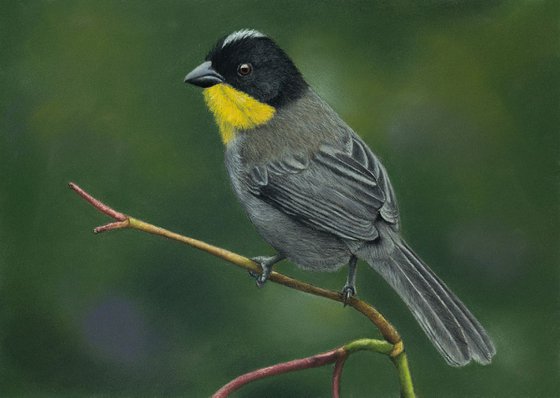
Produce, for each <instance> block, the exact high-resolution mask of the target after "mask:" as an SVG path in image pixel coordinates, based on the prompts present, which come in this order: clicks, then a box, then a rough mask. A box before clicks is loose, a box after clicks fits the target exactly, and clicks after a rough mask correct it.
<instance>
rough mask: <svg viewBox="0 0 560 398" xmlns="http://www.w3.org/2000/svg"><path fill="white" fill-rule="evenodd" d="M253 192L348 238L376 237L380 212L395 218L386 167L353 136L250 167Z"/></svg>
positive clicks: (394, 221) (394, 220)
mask: <svg viewBox="0 0 560 398" xmlns="http://www.w3.org/2000/svg"><path fill="white" fill-rule="evenodd" d="M249 187H250V191H251V193H252V194H253V195H255V196H257V197H260V198H261V199H262V200H264V201H266V202H268V203H270V204H271V205H272V206H274V207H276V208H278V209H280V210H281V211H283V212H284V213H286V214H288V215H289V216H291V217H293V218H295V219H297V220H299V221H300V222H302V223H304V224H306V225H309V226H312V227H314V228H317V229H319V230H322V231H325V232H329V233H332V234H335V235H337V236H339V237H341V238H345V239H350V240H364V241H370V240H375V239H376V238H377V237H378V235H379V234H378V231H377V228H376V226H375V223H376V221H377V220H378V218H379V216H381V218H382V219H383V220H385V221H386V222H388V223H391V224H397V223H398V210H397V205H396V202H395V196H394V193H393V189H392V187H391V184H390V182H389V179H388V177H387V173H386V171H385V169H384V168H383V166H382V165H381V163H380V162H379V160H378V159H377V158H376V157H375V155H373V153H372V152H371V151H370V150H369V148H367V146H366V145H365V144H364V143H363V142H362V141H361V140H360V139H359V138H358V137H356V136H353V135H351V136H349V137H348V141H347V142H346V143H345V144H344V145H341V146H340V147H333V146H330V145H322V146H321V147H320V149H319V151H318V152H317V153H315V154H314V155H313V157H311V156H309V155H307V154H303V153H301V154H294V155H290V156H287V157H284V158H283V159H282V160H279V161H274V162H271V163H268V164H266V165H263V166H256V167H254V168H253V169H252V170H251V172H250V173H249Z"/></svg>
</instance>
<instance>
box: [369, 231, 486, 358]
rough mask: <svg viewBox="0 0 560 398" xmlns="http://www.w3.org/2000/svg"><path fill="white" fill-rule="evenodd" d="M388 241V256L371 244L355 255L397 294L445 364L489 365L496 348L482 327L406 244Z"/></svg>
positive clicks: (400, 241) (397, 240)
mask: <svg viewBox="0 0 560 398" xmlns="http://www.w3.org/2000/svg"><path fill="white" fill-rule="evenodd" d="M388 239H391V238H388ZM392 240H393V243H394V248H393V249H392V250H391V251H390V253H389V256H388V257H387V256H382V257H380V256H379V251H378V249H376V248H375V247H374V246H373V245H372V246H366V247H364V248H363V249H362V250H360V253H358V255H359V256H360V257H361V258H363V259H364V260H365V261H367V262H368V263H369V265H371V266H372V267H373V268H374V269H375V270H376V271H377V272H379V273H380V274H381V275H382V276H383V278H384V279H385V280H386V281H387V282H388V283H389V285H391V287H393V289H395V290H396V291H397V293H398V294H399V296H400V297H401V298H402V299H403V301H404V302H405V303H406V305H407V306H408V308H410V310H411V311H412V314H413V315H414V317H415V318H416V320H417V321H418V323H419V324H420V326H421V327H422V329H424V332H425V333H426V335H428V337H429V338H430V340H431V341H432V343H433V344H434V346H435V347H436V348H437V349H438V351H439V352H440V354H441V355H442V356H443V357H444V358H445V360H446V361H447V363H448V364H450V365H451V366H464V365H466V364H468V363H469V362H470V361H471V360H474V361H476V362H478V363H481V364H483V365H486V364H489V363H490V361H491V360H492V357H493V356H494V354H495V353H496V348H495V347H494V344H493V343H492V340H491V339H490V337H489V336H488V334H487V333H486V331H485V330H484V328H483V327H482V325H481V324H480V323H479V322H478V321H477V320H476V319H475V317H474V316H473V315H472V314H471V313H470V311H469V310H468V309H467V307H465V305H464V304H463V303H462V302H461V301H460V300H459V299H458V298H457V296H455V295H454V294H453V292H451V291H450V290H449V289H448V288H447V286H445V284H444V283H443V282H442V281H441V279H439V278H438V277H437V275H435V274H434V273H433V272H432V271H431V270H430V268H428V266H427V265H426V264H424V262H423V261H422V260H421V259H420V258H419V257H418V256H417V255H416V254H415V253H414V252H413V251H412V249H411V248H410V247H409V246H408V245H407V244H406V242H404V241H403V240H402V239H400V238H394V239H392Z"/></svg>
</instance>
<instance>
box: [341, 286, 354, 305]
mask: <svg viewBox="0 0 560 398" xmlns="http://www.w3.org/2000/svg"><path fill="white" fill-rule="evenodd" d="M340 294H341V295H342V302H343V303H344V306H345V307H346V306H347V305H348V303H349V302H350V297H353V296H355V295H356V287H355V286H353V285H344V287H343V288H342V292H341V293H340Z"/></svg>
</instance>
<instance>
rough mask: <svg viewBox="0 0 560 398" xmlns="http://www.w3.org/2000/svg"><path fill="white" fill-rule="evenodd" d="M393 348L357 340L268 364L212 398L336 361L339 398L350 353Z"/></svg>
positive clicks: (335, 385)
mask: <svg viewBox="0 0 560 398" xmlns="http://www.w3.org/2000/svg"><path fill="white" fill-rule="evenodd" d="M392 350H393V345H392V344H390V343H388V342H386V341H382V340H374V339H361V340H356V341H353V342H351V343H348V344H346V345H344V346H342V347H339V348H335V349H334V350H330V351H327V352H324V353H322V354H316V355H313V356H310V357H307V358H302V359H295V360H293V361H289V362H283V363H279V364H276V365H272V366H268V367H266V368H261V369H257V370H254V371H252V372H249V373H245V374H244V375H241V376H239V377H237V378H235V379H233V380H232V381H230V382H229V383H227V384H226V385H225V386H223V387H222V388H220V389H219V390H218V391H216V393H214V395H212V398H226V397H228V396H229V394H231V393H232V392H234V391H236V390H238V389H240V388H241V387H243V386H244V385H246V384H248V383H250V382H252V381H255V380H260V379H264V378H266V377H270V376H275V375H279V374H282V373H288V372H293V371H296V370H302V369H310V368H317V367H319V366H325V365H328V364H330V363H333V362H334V363H335V367H334V371H333V382H332V394H333V398H339V395H340V378H341V376H342V368H343V366H344V362H345V361H346V358H348V356H349V355H350V354H352V353H354V352H356V351H372V352H377V353H381V354H386V355H389V354H390V353H391V351H392Z"/></svg>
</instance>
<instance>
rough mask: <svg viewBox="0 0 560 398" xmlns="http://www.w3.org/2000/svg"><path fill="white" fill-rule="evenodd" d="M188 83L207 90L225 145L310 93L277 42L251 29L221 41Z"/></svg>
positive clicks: (209, 105) (191, 74) (191, 75)
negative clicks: (242, 132)
mask: <svg viewBox="0 0 560 398" xmlns="http://www.w3.org/2000/svg"><path fill="white" fill-rule="evenodd" d="M185 82H186V83H190V84H194V85H196V86H200V87H203V88H204V97H205V99H206V103H207V105H208V107H209V108H210V110H211V111H212V113H213V114H214V116H215V118H216V121H217V123H218V126H219V127H220V131H221V133H222V138H223V139H224V141H225V142H228V141H229V140H231V139H232V138H233V136H234V132H235V130H249V129H252V128H254V127H257V126H259V125H262V124H264V123H267V122H268V121H269V120H270V119H272V117H273V116H274V114H275V113H276V111H277V110H278V109H279V108H281V107H283V106H285V105H287V104H289V103H290V102H292V101H295V100H296V99H298V98H299V97H301V96H302V95H303V93H304V92H305V90H306V89H307V83H306V82H305V80H304V79H303V77H302V75H301V73H300V72H299V70H298V69H297V68H296V66H295V65H294V63H293V62H292V60H291V59H290V58H289V57H288V56H287V55H286V53H285V52H284V51H283V50H282V49H281V48H280V47H279V46H278V45H277V44H276V43H275V42H274V41H273V40H271V39H270V38H268V37H267V36H265V35H263V34H262V33H260V32H257V31H255V30H246V29H245V30H240V31H237V32H234V33H232V34H230V35H228V36H226V37H224V38H222V39H220V40H218V42H217V43H216V45H215V46H214V48H212V50H210V52H209V53H208V55H207V56H206V60H205V61H204V62H203V63H202V64H200V65H199V66H197V67H196V68H195V69H193V70H192V71H191V72H190V73H189V74H188V75H187V76H186V77H185Z"/></svg>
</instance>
